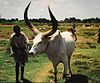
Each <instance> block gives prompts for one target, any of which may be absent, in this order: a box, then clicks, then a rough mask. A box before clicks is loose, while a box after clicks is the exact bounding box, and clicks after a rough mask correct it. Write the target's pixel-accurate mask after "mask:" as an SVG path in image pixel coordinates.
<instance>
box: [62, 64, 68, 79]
mask: <svg viewBox="0 0 100 83" xmlns="http://www.w3.org/2000/svg"><path fill="white" fill-rule="evenodd" d="M67 67H68V65H67V63H64V71H63V79H64V78H66V77H67Z"/></svg>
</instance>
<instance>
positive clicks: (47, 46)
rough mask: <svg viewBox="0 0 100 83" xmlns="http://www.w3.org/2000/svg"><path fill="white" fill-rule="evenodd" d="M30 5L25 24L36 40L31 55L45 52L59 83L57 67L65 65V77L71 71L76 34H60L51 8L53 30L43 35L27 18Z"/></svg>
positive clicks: (25, 16)
mask: <svg viewBox="0 0 100 83" xmlns="http://www.w3.org/2000/svg"><path fill="white" fill-rule="evenodd" d="M29 5H30V3H29V4H28V6H27V7H26V9H25V12H24V19H25V23H26V24H27V25H28V27H29V28H30V29H31V30H32V32H33V33H34V34H35V38H34V39H33V43H34V44H33V45H32V48H31V50H30V51H29V52H30V53H33V54H38V53H43V52H45V53H46V54H47V55H48V58H49V59H50V61H51V62H52V64H53V67H54V75H55V82H57V65H58V64H59V63H60V62H61V63H63V64H64V72H63V76H64V77H65V76H66V74H67V68H69V72H70V73H71V69H70V58H71V55H72V53H73V51H74V48H75V40H74V37H75V36H74V34H73V33H71V32H67V31H66V32H62V33H61V32H60V31H59V30H57V29H58V26H57V25H58V24H57V20H56V19H55V17H54V16H53V14H52V12H51V10H50V8H49V7H48V8H49V13H50V17H51V22H52V30H50V31H47V32H45V33H41V32H40V31H39V30H38V29H37V28H36V27H35V26H34V25H32V24H31V23H30V21H29V20H28V17H27V11H28V8H29Z"/></svg>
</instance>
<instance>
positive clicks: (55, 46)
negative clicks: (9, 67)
mask: <svg viewBox="0 0 100 83" xmlns="http://www.w3.org/2000/svg"><path fill="white" fill-rule="evenodd" d="M74 48H75V42H74V39H73V37H72V33H70V32H62V33H61V34H60V32H59V31H57V32H56V33H55V34H54V35H53V36H52V38H51V40H50V41H49V45H48V48H47V50H46V53H47V55H48V58H49V59H50V60H51V62H52V64H53V66H54V71H55V73H57V65H58V64H59V63H60V62H62V63H63V64H64V72H63V74H64V75H66V73H67V68H68V67H69V71H70V73H71V69H70V58H71V55H72V53H73V51H74Z"/></svg>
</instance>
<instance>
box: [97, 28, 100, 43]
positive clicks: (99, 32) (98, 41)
mask: <svg viewBox="0 0 100 83" xmlns="http://www.w3.org/2000/svg"><path fill="white" fill-rule="evenodd" d="M97 36H98V40H97V43H100V28H99V30H98V33H97Z"/></svg>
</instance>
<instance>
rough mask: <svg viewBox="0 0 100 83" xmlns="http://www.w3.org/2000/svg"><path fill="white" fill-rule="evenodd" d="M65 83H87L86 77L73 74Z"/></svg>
mask: <svg viewBox="0 0 100 83" xmlns="http://www.w3.org/2000/svg"><path fill="white" fill-rule="evenodd" d="M65 83H88V77H87V76H86V75H82V74H76V75H75V74H73V75H72V76H71V77H67V79H66V81H65Z"/></svg>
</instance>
